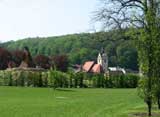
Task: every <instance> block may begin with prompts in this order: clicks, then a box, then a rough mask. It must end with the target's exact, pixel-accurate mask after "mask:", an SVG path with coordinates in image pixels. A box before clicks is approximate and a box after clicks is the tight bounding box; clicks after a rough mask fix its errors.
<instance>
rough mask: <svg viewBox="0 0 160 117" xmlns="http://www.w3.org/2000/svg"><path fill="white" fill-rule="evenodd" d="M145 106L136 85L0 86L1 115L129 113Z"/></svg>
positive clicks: (110, 116) (106, 116) (120, 116)
mask: <svg viewBox="0 0 160 117" xmlns="http://www.w3.org/2000/svg"><path fill="white" fill-rule="evenodd" d="M141 106H144V103H143V101H142V100H141V99H140V98H139V97H138V96H137V93H136V90H135V89H66V90H57V91H53V89H47V88H18V87H0V116H1V117H127V115H128V111H130V110H133V109H135V108H137V107H141Z"/></svg>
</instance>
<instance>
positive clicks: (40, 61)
mask: <svg viewBox="0 0 160 117" xmlns="http://www.w3.org/2000/svg"><path fill="white" fill-rule="evenodd" d="M34 63H35V65H36V66H40V67H41V68H44V69H49V68H50V59H49V58H48V57H47V56H45V55H37V56H36V57H35V58H34Z"/></svg>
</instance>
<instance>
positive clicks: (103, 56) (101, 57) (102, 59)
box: [97, 48, 108, 72]
mask: <svg viewBox="0 0 160 117" xmlns="http://www.w3.org/2000/svg"><path fill="white" fill-rule="evenodd" d="M97 64H100V65H101V66H102V68H103V71H104V72H107V71H108V57H107V53H106V52H105V50H104V48H102V49H101V52H100V53H99V54H98V57H97Z"/></svg>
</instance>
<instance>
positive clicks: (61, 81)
mask: <svg viewBox="0 0 160 117" xmlns="http://www.w3.org/2000/svg"><path fill="white" fill-rule="evenodd" d="M67 78H68V76H67V74H65V73H63V72H60V71H56V70H55V69H54V70H53V69H51V70H50V71H49V86H51V87H53V88H54V89H56V88H58V87H68V79H67Z"/></svg>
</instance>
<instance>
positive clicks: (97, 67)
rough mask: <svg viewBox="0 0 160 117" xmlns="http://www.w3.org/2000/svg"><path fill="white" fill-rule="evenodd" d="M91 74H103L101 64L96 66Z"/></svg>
mask: <svg viewBox="0 0 160 117" xmlns="http://www.w3.org/2000/svg"><path fill="white" fill-rule="evenodd" d="M91 72H93V73H101V72H102V66H101V65H100V64H95V65H94V66H93V67H92V70H91Z"/></svg>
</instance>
